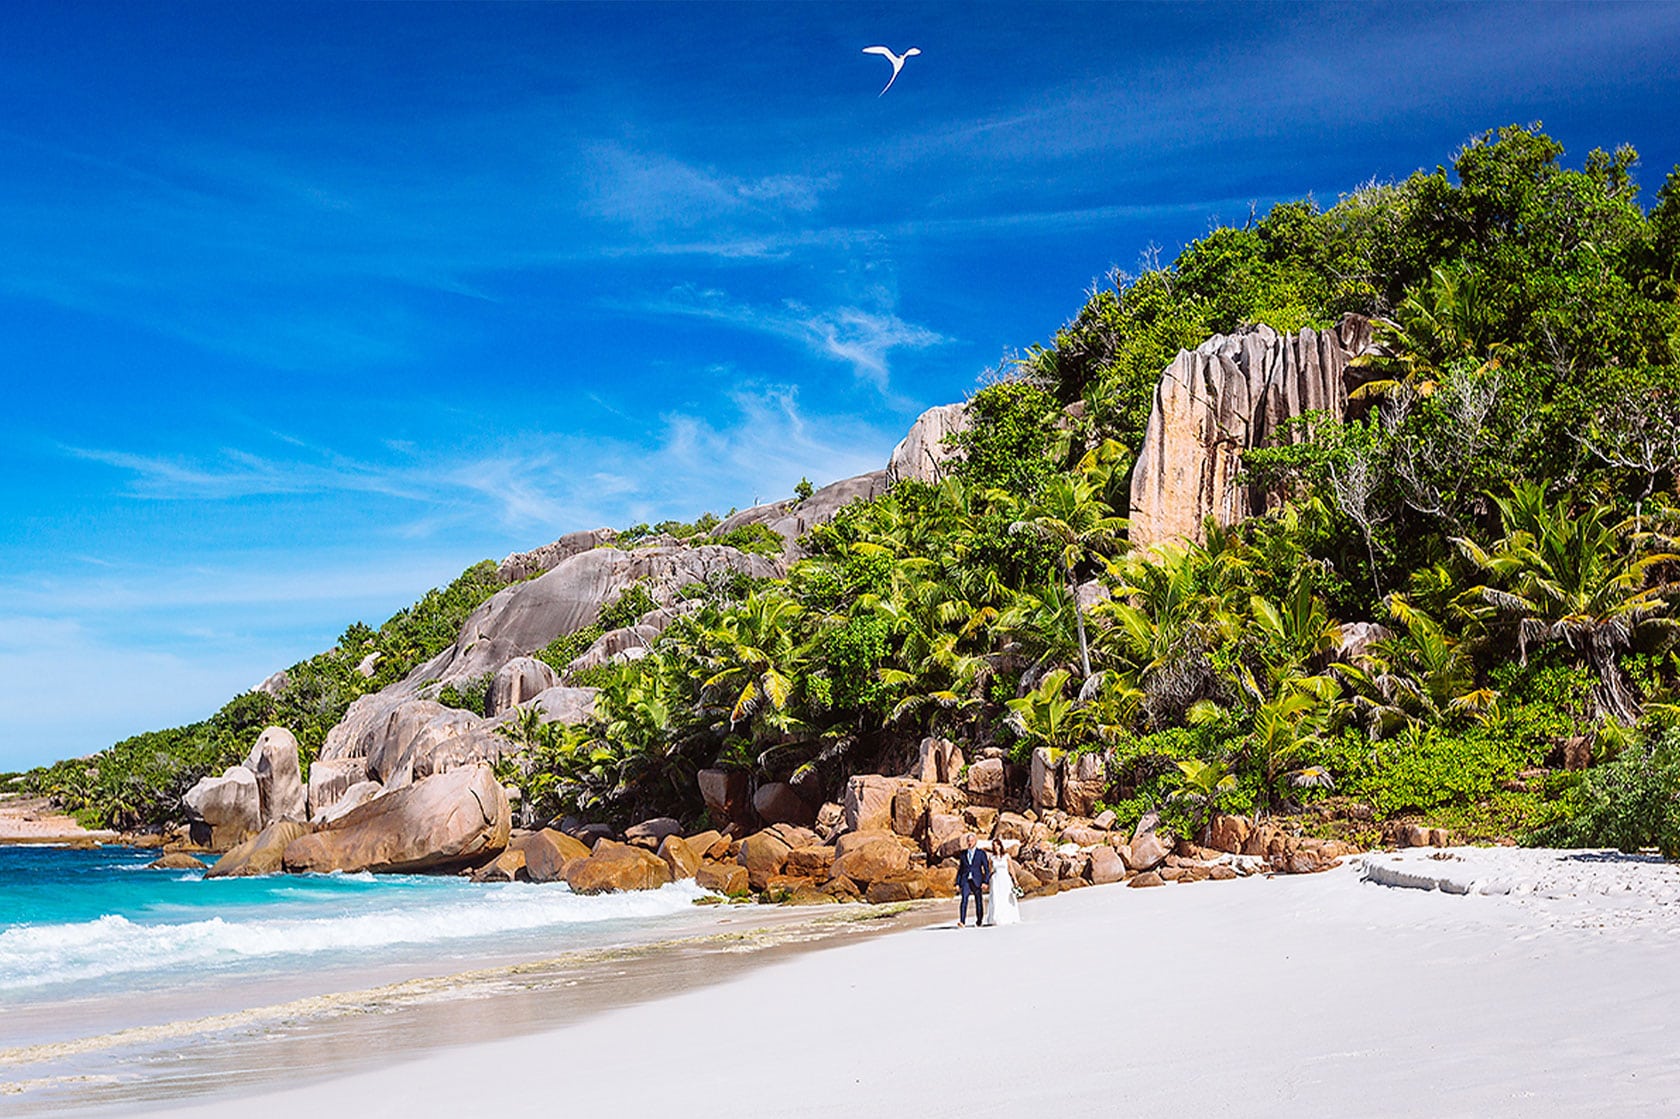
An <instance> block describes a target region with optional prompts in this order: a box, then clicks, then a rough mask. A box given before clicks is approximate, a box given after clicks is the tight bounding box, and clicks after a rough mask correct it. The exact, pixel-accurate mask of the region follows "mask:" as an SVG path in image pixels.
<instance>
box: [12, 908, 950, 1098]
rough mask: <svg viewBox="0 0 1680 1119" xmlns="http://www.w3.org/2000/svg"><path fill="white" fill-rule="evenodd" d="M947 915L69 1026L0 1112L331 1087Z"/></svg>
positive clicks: (730, 927) (791, 923)
mask: <svg viewBox="0 0 1680 1119" xmlns="http://www.w3.org/2000/svg"><path fill="white" fill-rule="evenodd" d="M943 916H944V912H943V908H942V907H941V906H939V905H938V904H931V905H930V904H924V905H921V906H856V905H853V906H833V907H828V906H824V907H813V908H803V909H789V908H770V907H762V906H727V907H722V906H720V907H716V908H712V909H709V910H706V911H705V924H706V926H707V927H706V928H705V929H704V930H702V931H699V932H696V933H695V934H693V935H687V936H681V937H676V938H667V939H663V940H657V941H652V942H647V943H632V944H625V945H618V946H614V947H608V948H595V949H588V950H583V951H577V952H569V953H566V954H564V955H561V956H557V957H553V958H549V959H540V960H529V961H521V962H518V963H511V964H501V965H498V966H493V967H486V968H482V969H477V970H473V971H468V972H461V973H455V974H441V975H424V976H420V977H416V978H409V979H404V980H401V981H397V982H390V983H381V984H379V985H377V986H363V987H359V988H351V989H346V990H341V991H335V992H332V993H329V994H321V995H312V996H308V997H304V998H296V999H290V1000H288V1001H284V1002H277V1003H268V1004H265V1005H261V1006H256V1007H252V1008H250V1009H244V1010H239V1011H235V1012H231V1013H216V1014H208V1015H203V1016H185V1017H178V1018H170V1019H168V1020H164V1021H156V1022H153V1023H152V1024H148V1025H142V1026H131V1027H128V1028H124V1029H118V1030H112V1031H106V1032H88V1031H85V1030H80V1029H77V1028H76V1026H75V1025H74V1024H71V1023H64V1022H59V1023H55V1024H54V1025H55V1028H54V1029H53V1031H52V1033H53V1034H54V1035H55V1036H56V1040H53V1041H50V1042H46V1043H40V1044H32V1045H19V1046H14V1047H12V1048H9V1049H0V1114H6V1115H19V1116H25V1115H62V1114H66V1113H71V1112H74V1113H79V1114H80V1113H85V1114H112V1115H116V1114H131V1113H133V1112H134V1111H135V1110H137V1109H141V1108H144V1107H163V1109H164V1110H165V1111H170V1110H173V1109H174V1107H175V1106H177V1105H185V1104H187V1103H190V1102H198V1101H204V1100H215V1099H225V1098H227V1097H229V1096H241V1095H245V1094H249V1093H250V1092H252V1091H260V1090H262V1089H263V1088H264V1087H265V1086H267V1087H278V1086H287V1087H291V1086H296V1085H298V1084H300V1083H313V1082H318V1081H323V1080H330V1079H331V1078H334V1077H342V1076H345V1075H349V1074H353V1073H357V1072H363V1071H366V1070H368V1069H369V1068H377V1067H381V1066H383V1065H387V1064H392V1063H396V1062H400V1061H404V1060H410V1059H413V1058H415V1057H420V1056H425V1055H428V1054H436V1053H437V1051H439V1050H446V1049H451V1048H454V1047H458V1046H462V1045H469V1044H482V1043H485V1042H488V1041H494V1040H507V1039H513V1038H517V1037H521V1036H526V1035H530V1034H533V1033H539V1032H544V1031H548V1030H553V1029H557V1028H561V1027H564V1026H567V1025H571V1024H576V1023H579V1022H582V1021H584V1020H586V1019H588V1018H590V1017H592V1016H596V1015H599V1014H602V1013H605V1012H607V1011H610V1010H612V1009H616V1008H622V1007H625V1006H632V1005H638V1004H641V1003H644V1002H647V1001H650V1000H658V999H662V998H668V997H671V996H674V995H676V994H679V993H681V992H684V991H688V990H692V989H695V988H698V987H702V986H705V985H709V984H715V983H720V982H725V981H727V980H729V979H730V978H733V977H737V976H739V975H741V974H742V973H743V972H744V971H746V970H747V969H749V968H753V967H757V966H760V965H762V964H765V963H769V962H773V961H777V960H782V959H786V958H788V957H790V956H792V955H795V954H798V953H801V952H806V951H811V950H816V949H821V948H826V947H832V946H834V945H837V944H841V943H850V942H853V941H856V940H858V939H860V938H866V937H871V936H874V935H878V934H880V933H883V932H886V931H890V930H896V929H903V928H911V927H919V926H921V925H925V924H928V923H931V922H935V921H938V920H940V919H941V918H942V917H943ZM370 974H376V973H370ZM87 1020H88V1021H90V1022H92V1021H97V1020H98V1019H97V1018H94V1017H90V1018H88V1019H87ZM8 1025H11V1024H10V1023H8ZM7 1032H12V1031H11V1030H10V1029H8V1031H7Z"/></svg>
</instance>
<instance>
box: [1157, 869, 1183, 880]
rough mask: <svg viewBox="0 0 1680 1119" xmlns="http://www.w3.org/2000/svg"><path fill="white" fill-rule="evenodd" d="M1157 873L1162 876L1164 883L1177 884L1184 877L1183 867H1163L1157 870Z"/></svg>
mask: <svg viewBox="0 0 1680 1119" xmlns="http://www.w3.org/2000/svg"><path fill="white" fill-rule="evenodd" d="M1155 873H1156V874H1158V875H1160V876H1161V881H1163V882H1177V881H1178V880H1179V879H1180V878H1183V877H1184V868H1183V867H1181V866H1161V867H1157V868H1156V870H1155Z"/></svg>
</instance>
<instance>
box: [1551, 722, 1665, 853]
mask: <svg viewBox="0 0 1680 1119" xmlns="http://www.w3.org/2000/svg"><path fill="white" fill-rule="evenodd" d="M1564 814H1565V818H1564V819H1562V820H1559V821H1556V822H1554V823H1552V824H1549V825H1547V826H1544V827H1540V828H1537V829H1535V830H1534V831H1532V832H1530V833H1529V834H1528V835H1526V836H1525V837H1524V839H1525V841H1526V842H1529V843H1532V844H1534V845H1537V846H1547V847H1614V848H1615V849H1617V850H1619V851H1626V852H1633V851H1638V850H1639V849H1641V848H1644V847H1655V848H1657V850H1658V851H1660V852H1661V853H1662V855H1663V856H1664V857H1665V858H1670V859H1673V858H1680V732H1676V731H1674V730H1669V731H1666V732H1663V733H1661V734H1659V735H1656V736H1654V737H1653V738H1650V739H1648V740H1642V741H1640V742H1638V743H1636V744H1635V745H1633V746H1630V747H1629V748H1628V749H1626V750H1624V751H1622V753H1621V754H1620V755H1618V756H1617V757H1616V759H1615V760H1614V761H1612V762H1609V763H1608V764H1606V765H1601V766H1598V767H1597V768H1595V769H1592V770H1589V771H1588V772H1587V773H1586V775H1585V777H1584V778H1583V779H1582V780H1581V781H1580V782H1579V783H1578V784H1577V785H1575V786H1574V787H1573V788H1572V789H1571V790H1570V792H1569V794H1568V795H1567V796H1566V797H1565V798H1564Z"/></svg>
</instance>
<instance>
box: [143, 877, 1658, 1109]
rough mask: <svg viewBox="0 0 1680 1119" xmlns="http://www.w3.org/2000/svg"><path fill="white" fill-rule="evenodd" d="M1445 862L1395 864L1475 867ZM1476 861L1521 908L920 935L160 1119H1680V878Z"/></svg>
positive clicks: (1033, 915) (1157, 895) (1340, 909)
mask: <svg viewBox="0 0 1680 1119" xmlns="http://www.w3.org/2000/svg"><path fill="white" fill-rule="evenodd" d="M1430 854H1432V853H1431V852H1421V853H1419V852H1412V853H1407V854H1405V855H1402V856H1400V859H1401V862H1400V863H1399V864H1395V863H1393V862H1392V860H1393V859H1394V858H1395V856H1392V855H1376V856H1372V858H1373V859H1374V860H1390V862H1389V864H1388V865H1400V866H1406V867H1415V866H1428V867H1431V868H1436V869H1439V868H1441V867H1447V866H1452V865H1453V864H1454V860H1449V859H1433V860H1432V859H1430V858H1429V855H1430ZM1452 854H1455V855H1457V856H1459V858H1458V860H1456V861H1457V862H1458V863H1459V864H1460V865H1458V866H1457V869H1456V871H1455V873H1458V874H1459V875H1460V876H1461V878H1462V879H1463V880H1464V881H1466V882H1471V881H1476V882H1480V881H1486V880H1490V879H1493V878H1500V879H1502V880H1505V881H1508V882H1510V883H1512V884H1513V890H1512V892H1508V893H1497V894H1482V893H1476V892H1471V893H1468V894H1457V893H1444V892H1441V891H1440V890H1428V891H1423V890H1416V889H1393V888H1387V887H1384V886H1381V885H1378V884H1375V883H1373V882H1369V881H1362V868H1361V867H1360V866H1359V865H1358V863H1357V862H1355V863H1353V864H1350V865H1349V866H1346V867H1343V868H1340V869H1338V870H1335V871H1332V872H1329V873H1327V874H1322V875H1316V876H1312V877H1305V878H1280V879H1273V880H1258V879H1250V880H1245V881H1237V882H1229V883H1206V884H1198V885H1195V886H1193V887H1192V886H1169V887H1165V888H1161V889H1153V890H1130V889H1122V888H1112V887H1111V888H1104V889H1090V890H1081V891H1078V892H1076V893H1072V894H1067V895H1062V896H1059V897H1056V898H1051V899H1047V900H1044V901H1036V902H1028V903H1027V905H1026V907H1025V915H1026V923H1025V924H1023V925H1020V926H1018V927H1014V928H1007V929H992V930H978V931H977V930H963V931H958V930H956V929H953V928H950V927H949V926H946V927H940V928H929V929H919V930H914V931H907V932H905V933H902V934H899V935H894V936H888V937H883V938H879V939H874V940H869V941H866V942H861V943H854V944H850V945H847V946H844V947H839V948H835V949H831V950H826V951H820V952H815V953H811V954H808V955H803V956H798V957H795V958H793V959H791V960H788V961H786V962H783V963H778V964H774V965H771V966H767V967H764V968H762V969H760V970H757V971H754V972H751V973H749V974H747V975H746V976H744V977H742V978H740V979H737V980H734V981H731V982H728V983H724V984H720V985H717V986H713V987H709V988H704V989H700V990H695V991H690V992H688V993H685V994H682V995H678V996H675V997H672V998H668V999H664V1000H661V1001H656V1002H652V1003H646V1004H643V1005H639V1006H632V1007H627V1008H624V1009H620V1010H615V1011H611V1012H609V1013H607V1014H605V1015H603V1016H599V1017H595V1018H592V1019H589V1020H587V1021H585V1022H582V1023H580V1024H578V1025H576V1026H572V1027H569V1028H566V1029H562V1030H558V1031H554V1032H550V1033H544V1034H536V1035H530V1036H524V1037H520V1038H516V1039H513V1040H509V1041H501V1042H495V1043H489V1044H482V1045H466V1046H462V1047H460V1048H457V1049H453V1050H446V1051H443V1052H433V1053H431V1054H428V1055H426V1056H424V1057H423V1058H421V1059H419V1060H415V1061H412V1062H409V1063H406V1064H399V1065H394V1066H389V1067H384V1068H378V1069H373V1070H371V1071H369V1072H367V1073H365V1074H360V1075H356V1076H353V1077H349V1078H343V1079H338V1080H331V1081H325V1082H321V1083H317V1084H310V1085H305V1086H302V1087H298V1088H293V1089H288V1090H282V1091H276V1092H268V1093H265V1094H258V1095H254V1096H252V1097H250V1098H245V1099H241V1100H239V1101H238V1102H232V1101H228V1100H222V1101H219V1102H214V1103H204V1104H195V1105H192V1106H188V1107H179V1106H173V1107H169V1108H167V1109H165V1110H161V1111H159V1112H157V1114H160V1115H162V1114H168V1115H174V1116H189V1115H190V1116H205V1117H208V1116H226V1115H229V1114H237V1115H240V1116H242V1117H244V1119H252V1117H259V1116H297V1115H324V1114H334V1115H346V1116H355V1117H358V1119H362V1117H373V1116H403V1117H414V1116H460V1115H482V1114H536V1113H545V1114H548V1113H552V1114H576V1115H618V1116H636V1117H641V1116H659V1115H673V1116H674V1115H681V1116H684V1117H707V1116H719V1117H724V1116H728V1117H752V1116H765V1117H772V1116H773V1117H801V1116H811V1117H816V1116H822V1117H824V1119H829V1117H833V1116H837V1115H839V1116H906V1117H912V1116H914V1117H922V1116H928V1117H935V1116H952V1117H962V1119H973V1117H975V1116H1006V1115H1007V1116H1033V1115H1088V1116H1126V1115H1151V1114H1160V1115H1169V1114H1176V1115H1191V1116H1197V1117H1198V1119H1200V1117H1213V1116H1241V1117H1243V1119H1253V1117H1255V1116H1285V1115H1287V1116H1336V1117H1343V1116H1359V1117H1374V1116H1418V1117H1425V1116H1427V1117H1429V1119H1447V1117H1453V1116H1465V1117H1470V1116H1475V1117H1489V1116H1524V1117H1532V1116H1571V1117H1580V1116H1600V1115H1602V1116H1617V1117H1629V1116H1669V1115H1680V1062H1677V1061H1676V1060H1675V1059H1674V1054H1675V1051H1676V1045H1677V1040H1680V965H1677V962H1676V961H1677V960H1680V904H1677V903H1676V898H1677V891H1676V886H1677V884H1680V870H1677V869H1676V868H1674V867H1672V866H1666V865H1661V864H1657V865H1651V864H1650V863H1648V862H1641V861H1638V860H1624V859H1621V858H1606V857H1603V856H1600V857H1597V858H1593V857H1587V858H1582V857H1580V853H1570V854H1564V853H1553V852H1507V851H1491V852H1480V851H1475V852H1471V851H1459V852H1453V853H1452ZM1478 860H1479V861H1478ZM1523 884H1527V886H1528V887H1529V888H1527V889H1518V888H1516V887H1519V886H1521V885H1523Z"/></svg>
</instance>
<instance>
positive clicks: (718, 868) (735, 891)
mask: <svg viewBox="0 0 1680 1119" xmlns="http://www.w3.org/2000/svg"><path fill="white" fill-rule="evenodd" d="M694 881H695V884H696V885H698V886H699V887H700V888H701V889H702V890H714V891H716V892H717V893H720V894H723V895H724V896H726V897H732V898H737V897H743V896H745V895H746V894H749V893H751V892H752V883H751V882H750V881H749V880H748V878H747V868H746V867H744V866H742V865H740V864H739V863H706V864H704V865H702V866H701V867H700V868H699V869H698V870H696V871H695V872H694Z"/></svg>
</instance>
